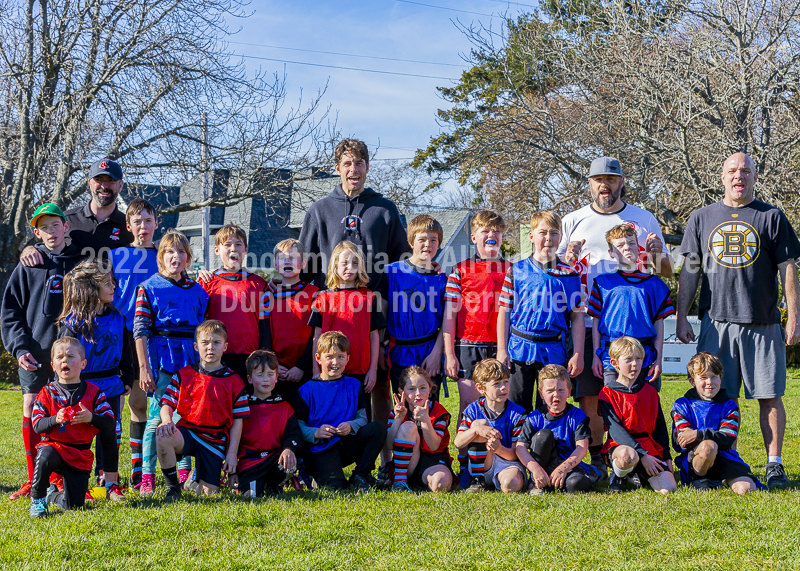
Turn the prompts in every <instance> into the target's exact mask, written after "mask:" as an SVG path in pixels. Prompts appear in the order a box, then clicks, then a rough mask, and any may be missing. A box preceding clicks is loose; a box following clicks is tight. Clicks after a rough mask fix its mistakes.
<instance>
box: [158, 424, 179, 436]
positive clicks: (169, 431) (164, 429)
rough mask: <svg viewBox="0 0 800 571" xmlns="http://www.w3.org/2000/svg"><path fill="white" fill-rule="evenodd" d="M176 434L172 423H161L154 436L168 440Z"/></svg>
mask: <svg viewBox="0 0 800 571" xmlns="http://www.w3.org/2000/svg"><path fill="white" fill-rule="evenodd" d="M176 432H177V429H176V428H175V423H174V422H162V423H161V424H159V425H158V428H156V436H160V437H161V438H169V437H170V436H172V435H173V434H175V433H176Z"/></svg>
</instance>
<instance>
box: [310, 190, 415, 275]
mask: <svg viewBox="0 0 800 571" xmlns="http://www.w3.org/2000/svg"><path fill="white" fill-rule="evenodd" d="M343 240H350V241H351V242H353V243H354V244H356V245H357V246H360V247H361V251H362V252H363V253H364V259H365V260H366V262H367V273H368V274H369V284H367V287H368V288H369V289H371V290H372V291H376V289H377V288H378V287H379V286H380V285H381V282H384V281H385V280H384V279H383V267H384V265H386V264H389V263H392V262H397V261H398V260H400V256H402V255H403V254H404V253H406V252H410V251H411V246H409V244H408V239H407V237H406V231H405V228H403V223H402V221H401V219H400V212H399V211H398V210H397V206H396V205H395V203H394V202H392V201H391V200H389V199H388V198H384V197H383V195H381V194H380V193H377V192H375V191H374V190H372V189H371V188H365V189H364V190H362V191H361V193H360V194H359V195H358V196H354V197H353V198H350V197H348V196H347V195H346V194H345V193H344V191H343V190H342V185H341V184H340V185H338V186H337V187H336V188H335V189H334V190H333V192H331V193H330V194H329V195H328V196H326V197H325V198H322V199H320V200H318V201H316V202H315V203H314V204H312V205H311V208H309V209H308V212H307V213H306V217H305V220H303V228H302V230H301V231H300V242H301V243H302V244H303V249H304V250H305V252H306V253H308V254H322V259H321V260H315V258H314V256H311V257H310V258H309V260H308V265H307V267H306V274H304V280H305V281H313V282H314V284H315V285H316V286H317V287H319V288H325V287H326V286H325V272H326V271H327V270H328V261H329V258H330V255H331V253H332V252H333V249H334V248H335V247H336V244H338V243H339V242H341V241H343Z"/></svg>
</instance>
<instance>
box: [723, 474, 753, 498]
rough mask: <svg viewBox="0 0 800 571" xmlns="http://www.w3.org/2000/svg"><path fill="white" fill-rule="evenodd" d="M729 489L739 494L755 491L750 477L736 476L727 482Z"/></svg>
mask: <svg viewBox="0 0 800 571" xmlns="http://www.w3.org/2000/svg"><path fill="white" fill-rule="evenodd" d="M729 485H730V488H731V490H733V491H734V492H735V493H737V494H738V495H740V496H743V495H745V494H747V493H750V492H755V491H756V483H755V482H754V481H753V480H751V479H750V478H737V479H735V480H733V481H732V482H730V483H729Z"/></svg>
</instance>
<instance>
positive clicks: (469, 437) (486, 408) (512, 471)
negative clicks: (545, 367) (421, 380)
mask: <svg viewBox="0 0 800 571" xmlns="http://www.w3.org/2000/svg"><path fill="white" fill-rule="evenodd" d="M510 376H511V372H510V371H509V369H508V367H506V365H505V364H503V363H502V362H500V361H498V360H497V359H484V360H483V361H481V362H480V363H478V365H477V366H476V367H475V371H474V374H473V377H472V378H473V379H474V381H475V387H476V388H477V389H478V392H479V393H480V394H481V395H483V396H481V398H480V399H478V400H476V401H475V402H473V403H472V404H470V405H469V406H467V408H465V409H464V413H463V415H462V417H461V424H459V426H458V434H457V435H456V438H455V442H454V443H453V444H455V446H456V448H459V449H461V448H465V447H466V448H467V455H468V457H469V467H468V469H469V473H470V485H469V487H468V488H467V491H468V492H480V491H483V490H486V489H489V488H491V487H494V488H496V489H498V490H503V492H504V493H506V494H509V493H512V492H519V491H520V490H521V489H522V487H523V486H524V485H525V467H524V466H523V465H522V464H520V463H519V461H518V460H517V454H516V453H515V452H514V448H515V446H516V444H517V439H518V438H519V435H520V433H521V432H522V426H523V425H524V423H525V416H526V415H525V410H524V409H523V408H522V407H521V406H520V405H518V404H515V403H513V402H511V401H510V400H508V395H509V392H510V391H511V387H510V381H509V377H510Z"/></svg>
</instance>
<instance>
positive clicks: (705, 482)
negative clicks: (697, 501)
mask: <svg viewBox="0 0 800 571" xmlns="http://www.w3.org/2000/svg"><path fill="white" fill-rule="evenodd" d="M692 487H693V488H694V489H695V490H701V491H703V492H707V491H708V490H710V489H712V488H713V487H714V486H712V485H711V480H709V479H708V478H697V479H695V480H692Z"/></svg>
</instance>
